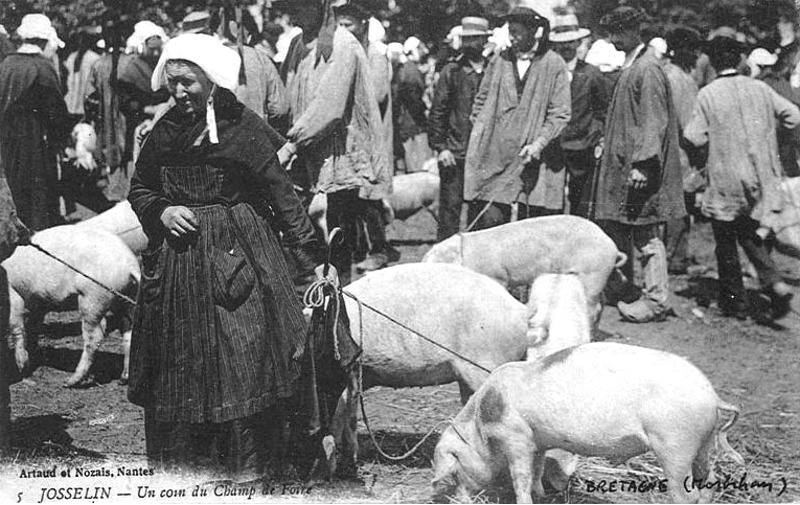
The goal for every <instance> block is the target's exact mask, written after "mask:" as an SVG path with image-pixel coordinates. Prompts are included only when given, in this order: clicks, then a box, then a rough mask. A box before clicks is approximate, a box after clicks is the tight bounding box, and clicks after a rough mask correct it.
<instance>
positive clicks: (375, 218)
mask: <svg viewBox="0 0 800 505" xmlns="http://www.w3.org/2000/svg"><path fill="white" fill-rule="evenodd" d="M361 203H362V209H363V213H362V216H363V218H364V223H365V225H366V229H367V235H368V236H369V244H370V247H369V252H370V254H378V253H385V252H386V246H387V245H388V243H387V241H386V223H385V222H384V219H383V202H382V201H380V200H361Z"/></svg>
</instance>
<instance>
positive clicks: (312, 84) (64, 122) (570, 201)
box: [0, 0, 800, 322]
mask: <svg viewBox="0 0 800 505" xmlns="http://www.w3.org/2000/svg"><path fill="white" fill-rule="evenodd" d="M286 9H287V10H286V12H285V13H284V14H285V16H280V19H278V18H276V20H277V21H280V23H271V24H269V25H268V26H267V27H263V29H261V30H260V29H259V28H258V26H256V23H255V22H254V21H253V19H252V18H250V16H249V14H248V13H247V11H246V10H238V9H234V8H231V9H221V10H219V11H215V12H204V11H196V12H192V13H191V14H189V15H188V16H186V18H185V19H184V20H183V22H182V23H181V31H182V32H189V33H206V34H213V35H215V36H217V37H219V38H221V39H222V40H224V41H225V43H226V44H227V45H229V46H230V47H232V48H233V49H235V50H236V51H238V53H239V55H240V56H241V58H242V61H243V66H242V70H241V72H240V76H239V86H238V88H237V90H236V96H237V98H238V99H239V100H240V101H241V102H243V103H244V104H245V105H247V106H248V107H249V108H251V109H252V110H254V111H255V112H257V113H258V114H259V115H260V116H262V117H263V118H264V120H265V121H267V122H268V123H269V124H270V125H271V126H272V127H273V128H274V129H275V131H276V144H277V145H281V146H282V147H281V148H280V151H279V153H278V155H279V157H280V158H281V160H288V161H290V164H289V173H290V176H291V178H292V180H293V182H294V184H295V186H296V189H297V191H298V193H299V194H300V195H301V196H302V197H303V198H304V200H305V201H306V202H310V201H311V198H312V196H313V195H314V194H315V193H323V194H324V195H325V196H326V198H327V222H328V227H329V228H330V229H332V228H334V227H339V228H341V229H342V231H343V237H344V245H341V246H335V247H334V251H333V262H334V265H335V266H337V268H338V270H339V272H340V275H341V276H342V277H343V281H344V282H345V283H346V282H347V281H348V280H349V276H350V272H351V267H352V266H355V267H356V268H358V269H359V270H374V269H377V268H382V267H384V266H386V265H387V264H389V263H390V262H393V261H397V260H398V258H399V253H398V252H397V251H396V250H394V249H393V248H392V247H391V246H390V245H389V242H388V241H387V240H386V232H385V228H386V224H387V223H386V221H385V219H386V218H385V215H384V212H383V209H382V203H381V202H382V200H383V199H385V198H387V197H388V196H389V195H390V194H391V190H392V176H393V175H394V174H395V173H398V172H413V171H419V170H423V167H430V163H426V162H427V161H429V160H430V159H433V158H435V159H436V160H437V163H436V164H437V165H438V174H439V177H440V202H439V218H438V233H437V238H438V239H439V240H443V239H445V238H447V237H449V236H451V235H453V234H455V233H458V232H463V231H471V230H478V229H482V228H488V227H493V226H498V225H501V224H504V223H508V222H510V221H513V220H517V219H521V218H525V217H534V216H544V215H550V214H557V213H564V212H569V213H572V214H578V215H581V216H584V217H588V218H590V219H592V220H595V221H597V222H598V223H599V224H600V225H601V226H602V228H603V229H604V230H605V231H606V232H607V233H608V234H609V235H610V236H611V237H612V238H614V240H615V242H616V243H617V245H618V247H619V249H620V250H622V251H623V252H626V253H627V254H628V258H629V260H628V262H627V263H626V265H625V266H624V267H623V271H624V273H625V274H626V276H627V277H628V279H633V278H634V268H633V260H634V258H636V257H638V260H639V262H640V264H641V269H642V272H643V285H642V286H641V287H640V288H636V289H630V288H631V286H630V284H628V285H627V286H617V287H614V286H612V288H613V289H611V290H610V295H611V296H612V297H616V300H615V301H617V302H618V304H617V307H618V309H619V311H620V314H621V315H622V317H623V318H624V319H625V320H628V321H631V322H647V321H652V320H658V319H663V318H665V317H666V316H667V315H668V314H669V312H670V307H669V302H668V294H669V287H668V273H683V272H686V269H687V267H689V266H690V265H691V261H692V256H691V253H690V251H688V240H687V238H688V232H689V229H690V224H691V221H692V219H691V217H690V216H692V215H694V216H696V217H700V216H704V218H706V219H710V220H711V222H712V227H713V231H714V236H715V240H716V243H717V249H716V253H717V260H718V263H719V272H720V297H719V306H720V309H721V311H722V313H723V314H725V315H730V316H734V317H746V314H747V306H746V298H745V293H744V287H743V284H742V275H741V265H740V264H739V257H738V253H737V249H736V247H737V243H738V244H739V245H741V246H742V247H743V249H744V250H745V252H746V253H747V255H748V257H749V258H750V260H751V262H752V263H753V264H754V266H755V268H756V270H757V271H758V274H759V278H760V280H761V282H762V285H763V287H764V290H765V293H766V294H767V296H769V297H770V299H771V303H772V309H773V314H774V315H775V316H776V317H781V316H782V315H784V314H785V313H786V312H787V311H788V309H789V300H790V298H791V292H790V290H789V287H788V286H787V285H786V284H785V283H784V282H783V280H782V279H781V278H780V276H779V275H778V273H777V272H776V270H775V266H774V264H773V262H772V260H771V258H770V249H771V247H770V237H769V233H767V231H766V228H765V226H764V224H765V222H766V221H765V216H766V215H767V214H768V213H769V212H771V211H775V210H776V209H777V208H778V207H779V206H780V198H779V196H778V191H777V187H776V184H777V183H778V182H779V181H780V179H781V178H782V177H786V176H797V175H798V174H800V170H799V169H798V164H797V163H798V161H797V140H796V136H795V134H794V133H793V132H792V131H791V129H792V128H793V127H794V126H795V125H796V124H797V123H798V122H800V112H798V109H797V104H800V91H798V89H799V88H800V77H798V72H797V71H796V67H797V60H798V58H800V49H799V48H800V43H798V40H797V38H796V35H795V34H796V30H797V14H796V12H794V11H793V10H787V11H785V12H781V13H780V20H779V23H778V25H777V27H776V33H777V34H778V37H777V38H776V42H775V43H774V44H772V45H770V44H763V47H758V48H750V47H746V45H745V44H743V43H742V42H741V41H740V40H738V39H737V35H738V34H737V33H736V30H735V29H732V28H729V27H719V28H717V29H715V30H713V31H712V32H711V33H710V34H708V36H707V37H706V36H701V33H700V32H699V31H698V30H696V29H694V28H692V27H688V26H675V27H671V28H670V29H669V30H667V31H666V33H664V34H663V38H662V37H650V39H649V40H648V39H644V38H643V35H642V33H643V31H642V23H643V22H644V19H645V16H644V14H643V13H642V12H641V11H639V10H638V9H636V8H633V7H628V6H623V7H618V8H616V9H614V10H613V11H611V12H609V13H608V14H607V15H606V16H605V17H603V19H602V20H601V23H600V27H601V30H602V32H603V33H601V34H593V33H591V32H590V30H588V29H586V28H584V27H581V26H580V24H579V21H578V19H577V18H576V16H575V15H574V14H561V15H556V16H555V17H554V18H553V19H552V20H550V19H548V18H546V17H544V16H542V15H541V14H540V13H538V12H536V11H535V10H533V9H531V8H529V7H525V6H520V7H515V8H513V9H511V11H510V12H509V13H508V14H507V15H506V16H504V17H503V18H502V19H501V20H500V26H498V27H497V28H494V29H490V24H489V21H487V20H486V19H484V18H481V17H477V16H469V17H465V18H464V19H463V20H462V23H461V25H459V26H457V27H454V29H453V30H452V31H451V33H450V35H449V36H448V40H447V43H448V46H447V49H448V52H442V54H443V55H444V56H441V55H440V57H439V58H438V61H434V60H433V59H432V57H431V56H430V55H429V54H428V51H427V48H426V45H425V44H424V43H423V42H422V41H420V40H419V39H418V38H417V37H409V38H408V39H407V40H406V41H405V42H404V43H402V44H401V43H396V42H395V43H389V44H388V45H387V44H386V43H385V41H384V40H383V38H384V37H385V30H383V27H382V24H381V23H380V22H379V21H377V20H375V18H374V16H375V15H376V13H375V12H373V11H372V10H371V8H370V5H369V3H368V2H366V1H364V0H351V1H349V2H341V1H335V2H334V1H331V0H327V1H323V2H320V3H315V2H306V3H299V2H297V3H287V7H286ZM287 20H288V22H287ZM337 27H338V28H337ZM15 35H16V39H17V42H18V44H19V45H18V47H16V48H13V47H10V45H9V42H8V37H7V36H5V35H1V34H0V48H2V50H0V58H2V57H5V60H4V61H3V62H2V64H0V113H2V115H3V120H2V122H1V123H0V148H2V150H1V151H0V152H1V153H2V156H3V161H4V166H5V171H6V175H7V177H8V183H9V186H10V189H11V193H12V195H13V197H14V201H15V202H16V205H17V208H18V212H19V216H20V218H21V219H22V221H23V222H24V223H26V224H27V225H28V226H29V227H30V228H31V229H33V230H39V229H42V228H46V227H49V226H53V225H55V224H59V223H61V222H63V218H64V215H65V214H66V215H69V212H70V210H72V209H74V202H76V201H77V202H80V203H83V204H84V205H86V206H88V207H90V208H92V210H95V211H98V212H99V211H102V210H104V209H106V208H108V207H110V206H111V205H112V204H113V202H111V201H109V200H108V199H107V198H106V196H105V195H104V194H103V193H102V189H103V187H102V183H103V178H104V177H107V174H108V173H109V172H110V173H111V174H112V175H113V174H119V173H121V174H123V176H122V179H123V184H124V181H125V180H126V179H127V177H128V176H129V174H130V168H129V166H130V165H131V164H132V162H133V160H134V159H135V157H136V155H137V150H138V147H139V146H140V145H141V142H142V141H144V139H146V136H147V133H148V131H149V129H150V128H151V127H152V124H153V122H154V121H157V120H158V118H159V117H160V115H161V114H162V113H163V111H164V110H165V109H166V108H168V107H169V106H170V103H169V100H168V94H167V93H166V92H165V90H164V89H162V90H158V91H153V90H152V89H151V87H150V78H151V75H152V73H153V69H154V67H155V65H156V63H157V61H158V58H159V56H160V54H161V48H162V46H163V44H164V43H165V42H166V40H167V39H168V36H167V33H165V31H164V30H163V29H162V28H160V27H159V26H157V25H155V24H154V23H152V22H150V21H141V22H139V23H137V24H136V26H135V30H134V33H133V34H132V35H131V36H130V37H129V38H128V39H127V43H126V44H124V46H125V47H124V48H123V45H122V44H121V43H120V41H117V40H110V39H108V38H105V39H104V43H105V48H106V50H105V51H103V50H101V49H99V48H98V47H99V46H98V45H97V42H98V41H99V40H101V36H102V33H100V32H99V31H96V30H94V29H85V30H81V31H80V32H78V33H76V34H74V35H73V36H72V37H70V51H69V53H68V54H67V55H66V57H65V58H64V59H63V64H60V63H58V56H57V53H56V50H57V49H59V48H63V47H64V43H63V42H62V41H61V40H60V39H59V38H58V35H57V34H56V32H55V30H54V29H53V27H52V25H51V23H50V20H49V19H48V18H47V17H45V16H44V15H42V14H31V15H28V16H25V18H24V19H23V20H22V23H21V25H20V26H19V28H18V29H17V30H16V33H15ZM120 40H121V39H120ZM123 49H125V50H124V51H123ZM751 49H754V50H752V52H751ZM62 52H63V51H62ZM748 54H749V57H748V56H747V55H748ZM77 122H89V123H91V124H93V125H94V128H95V130H96V132H97V144H98V148H97V150H96V153H97V154H96V158H98V159H99V163H98V166H102V167H105V169H106V171H105V172H102V173H100V172H98V170H96V169H94V170H87V169H90V168H95V167H86V166H83V165H82V164H81V162H80V161H79V160H78V161H75V160H73V161H72V164H71V165H70V161H69V160H62V163H61V164H60V166H61V179H62V180H61V181H60V182H59V180H58V176H57V173H58V172H57V170H56V162H57V159H58V158H59V156H61V155H60V154H59V149H60V148H61V147H62V146H63V145H64V143H65V142H66V141H67V139H68V138H69V133H70V131H71V128H72V126H73V125H74V124H76V123H77ZM278 135H280V137H278ZM76 181H77V182H76ZM59 193H61V195H62V196H63V197H64V200H65V203H66V209H60V208H59V204H58V195H59ZM565 254H568V252H567V251H565Z"/></svg>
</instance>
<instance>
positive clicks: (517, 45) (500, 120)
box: [464, 7, 570, 229]
mask: <svg viewBox="0 0 800 505" xmlns="http://www.w3.org/2000/svg"><path fill="white" fill-rule="evenodd" d="M505 20H506V21H507V22H508V24H509V34H510V38H511V47H510V48H509V49H508V50H506V51H503V52H502V53H500V54H498V55H497V56H495V57H494V58H493V59H492V60H491V61H490V63H489V65H488V67H487V69H486V75H485V76H484V78H483V81H482V82H481V86H480V89H479V91H478V94H477V95H476V97H475V105H474V107H473V109H472V119H473V129H472V133H471V134H470V139H469V146H468V147H467V158H466V163H465V171H464V199H465V200H467V201H469V202H470V204H469V208H468V212H467V214H468V221H469V223H471V226H473V227H474V228H475V229H482V228H489V227H492V226H497V225H500V224H503V223H507V222H509V221H511V220H513V210H512V209H514V208H517V209H518V213H519V216H520V217H527V216H534V215H543V214H554V213H558V212H561V211H562V210H563V208H564V186H565V183H566V176H565V173H566V171H565V170H564V166H563V163H562V161H561V157H560V156H559V153H558V147H557V145H555V144H553V141H554V140H555V139H556V138H557V137H558V135H559V134H560V133H561V131H562V130H563V129H564V127H565V126H566V125H567V123H568V122H569V120H570V90H569V71H568V69H567V65H566V63H565V62H564V60H563V59H562V58H561V57H560V56H558V55H557V54H556V53H554V52H553V51H551V50H549V46H548V32H549V28H550V23H549V22H548V21H547V19H546V18H544V17H542V16H540V15H539V14H538V13H537V12H536V11H534V10H533V9H529V8H527V7H515V8H513V9H512V10H511V12H510V13H509V14H508V15H507V16H506V17H505ZM518 206H521V209H520V207H518Z"/></svg>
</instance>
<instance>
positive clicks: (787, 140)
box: [747, 47, 800, 177]
mask: <svg viewBox="0 0 800 505" xmlns="http://www.w3.org/2000/svg"><path fill="white" fill-rule="evenodd" d="M747 61H748V63H750V65H751V66H752V67H754V71H753V74H751V76H752V77H755V78H757V79H758V80H760V81H763V82H765V83H766V84H767V85H768V86H769V87H770V88H772V89H774V90H775V92H777V93H778V94H779V95H781V96H782V97H783V98H785V99H787V100H789V101H790V102H792V103H793V104H795V105H797V106H800V90H798V89H797V88H793V87H792V84H791V82H789V78H790V77H791V70H790V69H789V68H788V67H785V66H783V67H779V66H778V65H777V62H778V57H777V56H776V55H774V54H772V53H770V52H769V51H767V50H766V49H764V48H762V47H759V48H756V49H754V50H753V52H751V53H750V56H749V57H748V58H747ZM799 136H800V132H798V131H797V128H795V129H794V130H789V129H787V128H784V127H783V126H778V156H779V157H780V159H781V164H782V165H783V171H784V173H785V174H786V175H787V176H788V177H798V176H800V166H799V165H798V158H799V157H800V156H798V150H800V138H799Z"/></svg>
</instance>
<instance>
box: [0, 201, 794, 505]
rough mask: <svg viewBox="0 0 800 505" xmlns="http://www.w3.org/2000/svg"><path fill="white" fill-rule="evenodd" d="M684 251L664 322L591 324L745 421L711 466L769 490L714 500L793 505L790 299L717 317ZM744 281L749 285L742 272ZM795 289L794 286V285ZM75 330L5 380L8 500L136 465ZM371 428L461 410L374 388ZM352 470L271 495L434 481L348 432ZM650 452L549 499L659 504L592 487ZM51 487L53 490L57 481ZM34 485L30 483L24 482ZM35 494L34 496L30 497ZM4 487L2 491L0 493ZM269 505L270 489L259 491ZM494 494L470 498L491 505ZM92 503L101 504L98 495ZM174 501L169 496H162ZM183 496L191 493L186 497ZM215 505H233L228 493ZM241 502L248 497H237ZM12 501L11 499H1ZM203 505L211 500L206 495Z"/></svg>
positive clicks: (430, 231) (70, 320) (787, 262)
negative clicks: (73, 381)
mask: <svg viewBox="0 0 800 505" xmlns="http://www.w3.org/2000/svg"><path fill="white" fill-rule="evenodd" d="M434 230H435V222H434V221H433V219H432V217H431V216H430V215H429V214H426V213H420V214H418V215H416V216H413V217H412V218H410V219H409V220H408V221H407V222H405V223H394V224H392V226H391V230H390V231H391V233H390V237H391V238H392V239H393V242H394V244H395V245H396V246H397V247H398V248H399V249H400V251H401V252H402V254H403V257H402V259H401V261H403V262H410V261H417V260H419V259H420V258H421V256H422V254H424V252H425V251H426V250H427V249H428V248H429V247H430V244H431V243H432V242H433V238H434ZM690 247H691V251H692V253H693V254H694V255H695V257H696V259H697V260H698V263H699V265H704V266H705V267H701V266H697V267H695V268H693V269H692V275H684V276H673V277H671V279H670V280H671V283H672V285H671V287H672V291H673V295H674V296H673V306H674V308H675V311H676V314H677V315H676V316H675V317H671V318H669V319H668V320H667V321H665V322H660V323H651V324H643V325H631V324H626V323H623V322H621V321H620V319H619V316H618V314H617V312H616V310H615V309H613V308H612V307H607V308H606V310H605V311H604V314H603V318H602V322H601V326H600V327H601V329H602V330H603V331H604V333H605V337H606V339H607V340H608V341H614V342H624V343H630V344H636V345H642V346H646V347H652V348H656V349H663V350H667V351H670V352H673V353H675V354H678V355H680V356H684V357H686V358H688V359H689V360H690V361H691V362H692V363H694V364H695V365H696V366H697V367H698V368H700V370H702V371H703V372H704V373H705V374H706V375H707V376H708V377H709V379H710V380H711V382H712V383H713V384H714V386H715V388H716V390H717V392H718V393H719V395H720V396H721V397H722V398H724V399H725V400H727V401H729V402H732V403H734V404H736V405H738V406H740V408H741V410H742V416H741V417H740V419H739V422H738V423H737V424H736V425H735V426H734V427H733V428H732V430H731V431H730V434H729V440H730V441H731V444H732V445H733V447H734V448H735V449H736V450H737V451H738V452H739V453H741V454H742V456H744V458H745V460H746V466H745V467H743V468H740V467H738V466H737V465H736V464H735V463H733V462H732V461H730V460H729V459H727V458H725V457H720V458H718V460H717V462H716V469H717V474H718V475H719V474H720V473H722V474H729V475H730V476H731V477H730V478H731V480H735V481H737V482H738V481H740V479H744V481H745V482H747V483H751V482H752V481H753V480H758V481H761V482H762V483H766V484H772V485H773V488H772V490H771V491H770V490H769V489H768V488H756V489H747V490H745V489H728V490H727V491H725V492H724V493H721V494H720V493H718V494H717V495H716V500H717V501H719V502H725V503H768V502H794V501H800V436H799V435H798V433H800V431H799V430H800V419H798V413H799V412H800V395H798V392H797V391H798V385H800V309H798V307H800V301H798V300H800V296H797V297H796V298H795V301H794V312H793V313H791V314H789V315H788V316H787V317H786V318H785V319H783V320H782V321H781V322H780V324H773V325H764V324H757V323H755V322H751V321H747V322H740V321H736V320H731V319H725V318H722V317H720V316H719V315H718V313H717V312H716V310H715V308H714V307H713V304H712V307H709V301H711V300H713V299H714V294H715V282H716V280H715V277H716V274H715V262H714V257H713V240H712V238H711V233H710V228H709V226H708V225H707V224H705V225H704V224H700V225H698V226H696V227H695V229H694V231H693V233H692V237H691V242H690ZM778 259H779V264H780V266H781V268H782V271H783V273H784V275H785V276H786V278H787V280H788V281H789V282H791V283H792V284H793V285H794V286H795V287H797V286H798V285H800V270H798V266H799V265H800V263H798V262H797V261H796V260H792V259H789V258H786V257H782V256H778ZM748 280H749V282H750V284H751V287H755V285H754V284H753V280H752V279H748ZM796 292H797V294H798V295H800V289H796ZM79 333H80V325H79V324H78V323H77V319H76V313H75V312H62V313H52V314H50V315H49V316H48V318H47V320H46V324H45V327H44V329H43V331H42V334H41V336H40V341H39V344H40V353H39V356H38V368H36V370H35V371H34V373H33V374H32V375H31V376H30V377H28V378H26V379H24V380H23V381H22V382H20V383H17V384H15V385H14V386H12V416H13V437H14V438H13V454H12V456H11V457H10V458H6V459H5V460H3V461H2V467H0V472H2V477H0V482H2V486H1V487H2V489H5V492H6V493H8V494H10V495H12V498H13V502H16V501H17V498H18V495H17V493H18V492H24V491H26V490H28V492H27V493H26V494H24V501H32V502H37V501H38V500H39V495H40V494H41V492H40V491H38V487H40V486H39V484H41V481H36V482H35V483H34V481H26V480H25V479H21V478H20V472H21V470H23V469H30V468H46V467H48V466H53V465H57V466H58V468H68V467H80V468H98V467H104V466H105V467H108V466H110V467H112V468H113V467H114V466H120V465H128V466H135V465H141V464H145V463H146V461H145V457H144V452H145V446H144V422H143V416H142V411H141V409H139V408H138V407H136V406H134V405H132V404H130V403H129V402H128V401H127V400H126V398H125V393H126V389H125V387H124V386H121V385H120V384H118V382H117V380H116V378H117V377H118V375H119V373H120V371H121V369H122V354H121V339H120V336H119V335H118V334H117V333H114V334H112V335H111V336H110V337H109V338H107V339H106V340H105V341H104V342H103V344H102V348H101V350H100V352H99V353H98V358H97V361H96V363H95V365H94V376H95V384H93V385H92V386H90V387H87V388H83V389H65V388H63V387H62V384H63V383H64V381H65V380H66V379H67V377H68V376H69V374H70V372H71V371H72V370H74V368H75V365H76V364H77V362H78V358H79V356H80V350H81V345H82V343H81V340H80V338H79ZM365 402H366V409H367V412H368V415H369V419H370V424H371V426H372V428H373V430H376V437H377V439H378V441H379V443H380V444H381V446H382V447H383V448H384V450H386V451H387V452H389V453H395V454H396V453H399V452H403V451H405V450H406V449H407V448H409V447H411V446H412V445H413V444H414V443H415V442H417V441H418V440H420V438H421V437H422V435H423V434H424V433H426V432H427V431H428V430H429V429H431V428H432V427H434V426H435V425H436V423H438V422H439V421H442V420H444V419H447V418H449V417H451V416H454V415H455V414H456V413H457V412H458V410H459V408H460V403H459V400H458V388H457V387H456V386H455V385H454V384H451V385H446V386H441V387H430V388H414V389H405V390H391V389H385V388H376V389H373V390H370V391H368V392H367V393H366V394H365ZM359 433H360V442H361V454H360V459H361V466H360V469H359V477H360V478H359V480H357V481H355V480H353V481H334V482H318V483H314V484H313V487H312V490H311V492H309V493H308V494H304V495H302V496H301V497H289V496H287V495H280V494H279V497H280V498H281V499H282V500H287V501H294V502H298V501H312V502H319V503H322V502H380V503H395V502H396V503H412V502H428V501H429V500H430V495H431V486H430V481H431V478H432V476H433V473H432V470H431V458H432V453H433V447H434V445H435V440H436V438H437V437H436V436H433V437H432V438H431V439H429V440H428V441H426V442H425V443H424V444H423V445H422V447H421V449H420V451H418V452H417V453H416V454H415V455H414V456H413V457H411V458H410V459H408V460H406V461H403V462H400V463H393V462H388V461H386V460H384V459H382V458H381V457H380V456H379V455H378V454H377V452H376V450H375V448H374V446H373V444H372V442H371V441H370V440H369V439H368V436H367V435H366V431H365V429H364V425H363V424H360V426H359ZM662 477H663V475H662V474H661V473H660V469H659V468H658V465H657V463H656V462H655V460H654V458H652V457H651V456H644V457H639V458H635V459H634V460H631V461H630V462H629V463H628V464H627V465H622V466H618V467H614V466H612V465H611V464H610V463H609V462H607V461H603V460H595V459H586V458H582V459H581V462H580V464H579V467H578V471H577V473H576V475H575V477H574V478H573V481H572V483H571V485H570V487H569V489H568V491H567V492H565V493H554V494H552V495H550V496H548V498H547V500H546V501H547V502H548V503H561V502H565V503H589V502H593V503H631V502H645V503H663V502H666V501H668V499H669V498H668V496H667V495H666V494H665V493H661V492H658V491H653V492H649V493H636V492H633V493H632V492H619V491H616V492H598V491H597V490H595V491H594V492H590V488H591V486H592V484H594V485H597V484H599V482H600V481H601V480H607V481H608V480H620V479H622V480H634V481H636V482H642V481H653V480H655V479H658V478H662ZM59 485H63V483H62V484H59ZM33 488H36V489H34V490H33V491H30V490H31V489H33ZM34 491H35V492H34ZM3 494H4V493H3V491H0V496H2V495H3ZM266 499H269V500H277V499H278V497H276V496H273V497H271V498H262V500H266ZM500 499H501V498H500V495H499V494H498V493H497V492H494V491H490V492H487V493H485V494H484V495H482V496H479V497H478V501H480V502H497V501H498V500H500ZM99 501H102V500H99ZM173 501H174V500H173ZM189 501H192V500H191V499H189ZM220 501H225V503H234V502H236V500H235V499H232V498H228V499H225V500H222V499H220ZM244 501H246V500H244ZM7 503H10V502H7ZM204 503H211V501H208V500H206V501H204Z"/></svg>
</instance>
